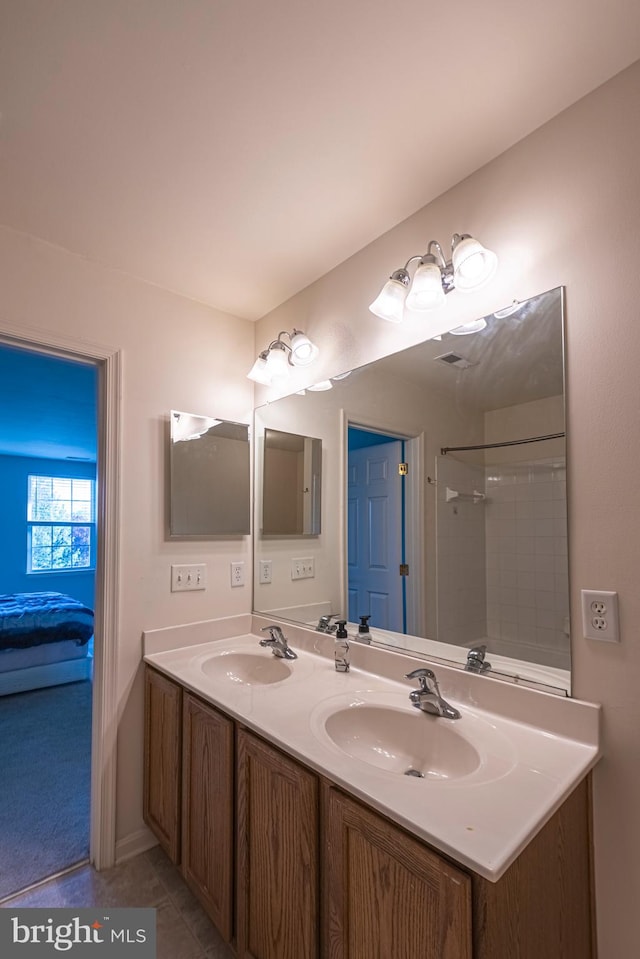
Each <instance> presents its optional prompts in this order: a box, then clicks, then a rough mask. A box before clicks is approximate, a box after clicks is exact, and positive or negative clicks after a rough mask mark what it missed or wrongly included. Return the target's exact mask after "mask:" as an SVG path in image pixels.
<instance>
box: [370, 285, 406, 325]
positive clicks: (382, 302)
mask: <svg viewBox="0 0 640 959" xmlns="http://www.w3.org/2000/svg"><path fill="white" fill-rule="evenodd" d="M406 298H407V287H406V286H405V284H404V283H401V282H400V280H394V279H390V280H387V282H386V283H385V285H384V286H383V287H382V289H381V290H380V293H379V294H378V296H377V297H376V299H375V300H374V301H373V303H372V304H371V306H370V307H369V309H370V310H371V312H372V313H375V315H376V316H379V317H380V319H381V320H388V321H389V323H401V322H402V314H403V313H404V303H405V300H406Z"/></svg>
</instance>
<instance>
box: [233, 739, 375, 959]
mask: <svg viewBox="0 0 640 959" xmlns="http://www.w3.org/2000/svg"><path fill="white" fill-rule="evenodd" d="M237 825H238V860H237V870H238V884H237V894H238V913H237V918H238V927H237V950H238V956H239V957H240V959H316V957H317V956H318V780H317V778H316V776H315V775H314V774H313V773H311V772H309V771H308V770H306V769H304V768H303V767H302V766H300V765H298V763H296V762H295V761H294V760H292V759H289V758H288V757H286V756H284V755H282V754H281V753H280V752H278V751H277V750H275V749H272V748H271V747H270V746H268V745H267V744H266V743H264V742H263V741H262V740H260V739H258V738H257V737H256V736H253V735H252V734H251V733H248V732H246V731H245V730H242V729H241V730H239V731H238V806H237ZM387 959H389V957H387Z"/></svg>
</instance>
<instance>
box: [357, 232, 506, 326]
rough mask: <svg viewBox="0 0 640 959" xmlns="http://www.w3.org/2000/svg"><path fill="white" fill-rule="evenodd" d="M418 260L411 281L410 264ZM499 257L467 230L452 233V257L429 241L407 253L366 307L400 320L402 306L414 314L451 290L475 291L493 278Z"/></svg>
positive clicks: (433, 305)
mask: <svg viewBox="0 0 640 959" xmlns="http://www.w3.org/2000/svg"><path fill="white" fill-rule="evenodd" d="M414 260H418V261H419V262H418V265H417V267H416V270H415V273H414V275H413V280H412V278H411V274H410V273H409V266H410V264H411V263H413V261H414ZM497 267H498V257H497V256H496V255H495V253H492V252H491V250H487V249H486V248H485V247H484V246H482V244H481V243H479V242H478V240H475V239H474V238H473V237H472V236H469V234H468V233H454V234H453V237H452V238H451V259H450V260H447V259H446V257H445V255H444V253H443V250H442V247H441V246H440V244H439V243H438V241H437V240H430V241H429V245H428V247H427V252H426V253H418V254H416V255H415V256H410V257H409V259H408V260H407V262H406V263H405V265H404V266H403V267H402V268H401V269H399V270H394V272H393V273H392V274H391V276H390V277H389V279H388V280H387V282H386V283H385V285H384V286H383V287H382V290H381V291H380V293H379V295H378V296H377V298H376V299H375V300H374V301H373V303H372V304H371V306H370V307H369V309H370V310H371V312H372V313H375V315H376V316H379V317H380V318H381V319H383V320H388V321H389V322H390V323H400V322H401V321H402V317H403V314H404V310H405V307H406V308H407V309H408V310H412V311H414V312H417V313H423V312H427V311H428V310H435V309H437V308H438V307H439V306H442V304H443V303H444V299H445V296H446V294H447V293H450V292H451V291H452V290H454V289H456V290H477V289H478V288H479V287H481V286H484V284H485V283H488V282H489V280H490V279H491V278H492V277H493V275H494V273H495V272H496V269H497Z"/></svg>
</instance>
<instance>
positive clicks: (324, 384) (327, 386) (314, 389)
mask: <svg viewBox="0 0 640 959" xmlns="http://www.w3.org/2000/svg"><path fill="white" fill-rule="evenodd" d="M307 389H308V390H309V392H310V393H323V392H324V391H325V390H332V389H333V384H332V383H331V380H320V382H319V383H314V384H313V386H308V387H307Z"/></svg>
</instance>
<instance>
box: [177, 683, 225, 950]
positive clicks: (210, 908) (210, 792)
mask: <svg viewBox="0 0 640 959" xmlns="http://www.w3.org/2000/svg"><path fill="white" fill-rule="evenodd" d="M233 738H234V724H233V722H232V721H231V720H230V719H228V718H227V717H226V716H224V715H223V714H222V713H221V712H219V711H218V710H217V709H214V708H213V707H212V706H208V705H207V704H205V703H203V702H202V701H201V700H199V699H197V698H196V697H195V696H192V695H191V694H190V693H186V692H185V694H184V703H183V728H182V874H183V876H184V878H185V880H186V882H187V883H188V884H189V886H190V887H191V889H192V890H193V892H194V893H195V894H196V896H197V897H198V899H199V900H200V902H201V903H202V905H203V906H204V908H205V910H206V912H207V913H208V915H209V916H210V918H211V919H212V920H213V922H214V923H215V925H216V926H217V927H218V930H219V931H220V933H221V935H222V936H223V937H224V938H225V939H226V940H227V941H230V940H231V938H232V937H233V881H234V868H233V866H234V764H233Z"/></svg>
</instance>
